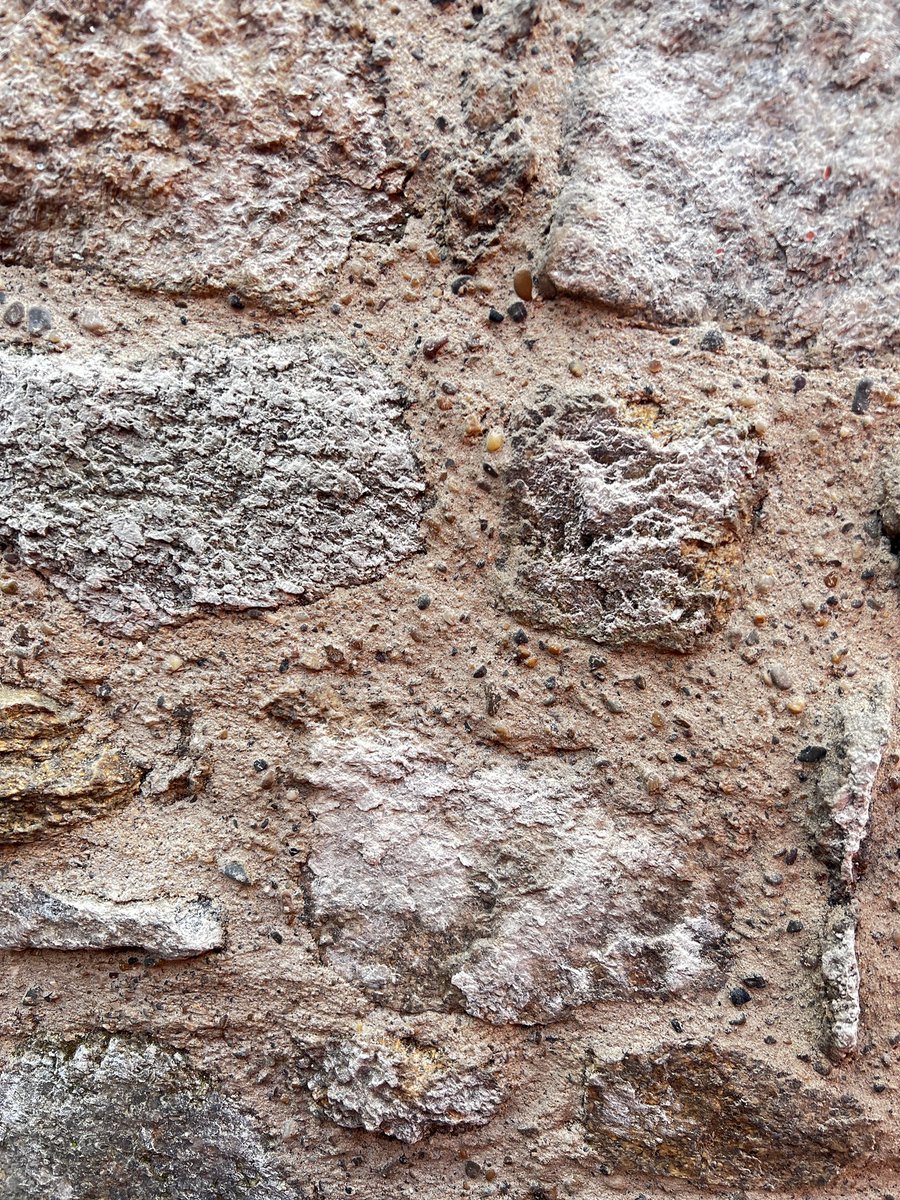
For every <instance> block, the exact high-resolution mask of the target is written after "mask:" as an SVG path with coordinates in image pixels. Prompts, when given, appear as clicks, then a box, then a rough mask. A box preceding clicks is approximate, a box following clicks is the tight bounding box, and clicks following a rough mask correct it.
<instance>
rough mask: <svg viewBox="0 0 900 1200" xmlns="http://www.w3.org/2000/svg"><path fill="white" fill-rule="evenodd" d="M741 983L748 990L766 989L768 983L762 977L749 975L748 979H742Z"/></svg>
mask: <svg viewBox="0 0 900 1200" xmlns="http://www.w3.org/2000/svg"><path fill="white" fill-rule="evenodd" d="M741 983H742V984H743V985H744V987H748V988H764V987H765V986H766V981H765V979H764V978H763V976H762V975H748V976H747V978H746V979H742V980H741Z"/></svg>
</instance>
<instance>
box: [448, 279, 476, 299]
mask: <svg viewBox="0 0 900 1200" xmlns="http://www.w3.org/2000/svg"><path fill="white" fill-rule="evenodd" d="M471 286H472V276H471V275H459V276H457V278H456V279H454V280H453V282H452V283H451V284H450V291H451V292H452V293H453V295H454V296H459V295H460V294H462V295H463V296H464V295H465V294H466V292H467V291H468V290H469V288H470V287H471Z"/></svg>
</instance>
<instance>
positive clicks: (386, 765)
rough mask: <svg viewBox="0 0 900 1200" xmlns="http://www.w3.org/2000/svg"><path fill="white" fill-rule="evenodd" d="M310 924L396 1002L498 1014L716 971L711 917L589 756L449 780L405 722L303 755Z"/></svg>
mask: <svg viewBox="0 0 900 1200" xmlns="http://www.w3.org/2000/svg"><path fill="white" fill-rule="evenodd" d="M310 758H311V760H312V764H313V766H312V768H311V769H309V770H308V771H307V772H306V777H305V778H306V782H307V783H308V784H311V785H312V786H313V787H314V788H315V793H314V795H313V797H312V799H311V801H310V805H311V809H312V812H313V813H314V814H315V818H316V822H315V830H314V842H313V850H312V853H311V854H310V856H309V859H308V861H307V864H306V874H307V892H308V898H309V901H308V917H309V920H310V922H311V923H312V925H313V927H314V929H315V931H316V936H317V939H318V942H319V945H320V949H321V952H322V954H323V956H324V959H325V961H326V962H327V963H328V964H329V965H330V966H331V967H333V968H334V969H335V970H337V971H338V972H339V973H340V974H341V975H343V976H344V977H345V978H347V979H351V980H354V981H355V982H358V983H359V984H360V985H361V986H363V987H365V988H366V989H368V990H370V991H372V992H374V993H375V994H377V995H378V996H380V997H382V998H383V999H385V1000H387V1001H388V1002H389V1003H392V1004H395V1005H397V1006H399V1007H400V1008H402V1009H404V1010H407V1011H413V1012H414V1011H418V1010H420V1009H422V1008H426V1007H429V1006H433V1005H444V1006H449V1007H451V1008H454V1007H460V1008H462V1009H463V1010H464V1011H466V1012H468V1013H471V1014H473V1015H474V1016H478V1017H482V1018H484V1019H486V1020H488V1021H492V1022H495V1023H497V1024H501V1023H503V1022H507V1021H515V1022H521V1023H524V1024H531V1023H534V1022H541V1021H552V1020H556V1019H559V1018H560V1017H562V1016H564V1015H565V1013H566V1012H567V1010H569V1009H571V1008H574V1007H577V1006H578V1005H581V1004H588V1003H591V1002H593V1001H597V1000H615V999H622V998H625V997H628V996H635V995H647V996H654V995H674V994H682V993H685V992H690V991H693V990H696V989H698V988H703V987H709V986H710V985H712V984H714V983H715V982H716V980H717V979H718V977H719V969H718V965H717V961H716V960H717V951H718V950H719V949H720V942H721V939H722V936H723V934H724V930H723V928H722V925H721V921H722V914H721V913H720V911H719V910H718V908H717V905H716V900H715V898H714V897H713V896H712V895H711V894H704V891H703V889H698V888H696V887H694V886H692V884H691V881H690V878H689V876H688V875H687V874H685V871H684V862H683V860H682V859H681V858H680V856H679V854H678V852H677V851H676V850H675V848H674V846H673V845H672V844H671V842H670V841H669V840H668V839H667V838H665V837H664V836H662V835H652V834H650V833H649V832H645V831H642V830H640V829H639V828H638V827H636V826H635V825H633V824H630V823H629V822H627V821H624V820H621V819H619V820H617V819H616V816H615V814H614V813H613V812H611V811H610V809H609V808H608V807H607V805H605V804H604V800H603V796H602V795H598V794H597V792H596V790H595V789H594V788H592V787H591V783H590V774H589V771H590V766H589V764H584V765H583V766H581V767H578V766H570V767H568V768H566V767H562V768H560V767H559V766H557V765H555V764H553V763H552V762H547V763H542V762H536V763H533V764H531V765H530V766H529V767H527V768H526V767H524V766H523V765H520V764H516V763H513V762H505V761H498V762H495V763H493V764H491V765H489V766H487V767H485V768H484V769H483V770H480V771H476V772H472V773H462V772H459V771H457V770H454V768H453V766H452V765H451V763H449V762H448V761H446V760H445V759H443V758H442V757H440V756H439V755H438V754H437V753H436V752H435V751H434V750H431V749H429V747H428V746H427V745H425V744H422V743H419V742H417V741H416V740H414V739H412V738H410V737H409V736H408V735H404V734H402V733H397V732H395V733H393V734H387V735H385V736H379V737H366V738H358V739H355V740H353V741H337V740H332V739H327V740H323V741H321V742H317V743H316V744H314V745H313V746H312V747H311V748H310Z"/></svg>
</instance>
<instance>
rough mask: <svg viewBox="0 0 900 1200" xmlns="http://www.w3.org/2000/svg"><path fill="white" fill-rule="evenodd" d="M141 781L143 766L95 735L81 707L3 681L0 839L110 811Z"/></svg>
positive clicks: (16, 839)
mask: <svg viewBox="0 0 900 1200" xmlns="http://www.w3.org/2000/svg"><path fill="white" fill-rule="evenodd" d="M139 783H140V775H139V773H138V770H137V768H136V767H134V766H133V765H132V764H131V763H129V762H128V761H127V759H126V758H125V757H124V756H123V755H121V754H119V753H117V752H116V751H114V750H110V749H105V748H102V747H101V746H99V745H98V744H97V743H96V742H94V741H93V740H92V739H91V737H90V735H89V734H88V733H86V732H85V731H84V729H83V722H82V719H81V717H80V715H79V714H78V712H77V711H76V710H75V709H73V708H70V707H67V706H66V705H64V704H59V703H58V702H57V701H55V700H53V699H52V698H51V697H49V696H45V695H42V694H41V693H40V692H37V691H34V690H33V689H30V688H18V687H9V686H0V845H3V844H4V843H10V842H22V841H27V840H29V839H30V838H34V837H37V836H38V835H40V834H42V833H44V832H46V831H49V830H52V829H56V828H59V827H62V826H67V825H72V824H75V823H78V822H82V821H86V820H88V819H90V818H91V817H95V816H100V815H103V814H104V813H107V812H112V811H114V810H115V809H117V808H120V807H121V806H122V805H123V804H126V803H127V802H128V800H129V799H130V798H131V797H132V796H133V795H134V793H135V792H136V790H137V788H138V785H139Z"/></svg>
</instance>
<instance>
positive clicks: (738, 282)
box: [546, 0, 900, 350]
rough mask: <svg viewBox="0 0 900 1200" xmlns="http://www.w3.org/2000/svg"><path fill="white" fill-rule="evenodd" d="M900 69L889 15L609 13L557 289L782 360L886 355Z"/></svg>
mask: <svg viewBox="0 0 900 1200" xmlns="http://www.w3.org/2000/svg"><path fill="white" fill-rule="evenodd" d="M898 62H900V18H898V13H897V8H896V6H895V5H894V4H893V3H890V0H878V2H876V3H871V4H867V5H866V6H865V7H864V8H861V7H860V6H859V5H858V4H855V3H851V2H850V0H841V2H839V3H835V4H828V5H820V4H816V5H810V6H806V7H804V6H802V5H797V4H795V3H793V0H777V2H775V3H773V2H772V0H752V2H750V3H740V4H739V3H726V4H720V3H717V2H715V0H703V2H701V3H699V4H697V5H693V6H690V7H686V6H685V5H683V4H681V3H679V2H678V0H671V2H668V0H666V2H664V3H660V4H653V5H647V4H645V3H640V2H638V0H615V2H613V3H610V4H606V5H603V6H602V7H601V8H600V10H599V11H598V12H596V13H595V14H594V16H593V17H592V19H591V20H590V21H589V23H588V26H587V28H586V30H585V33H584V35H583V38H582V41H581V44H580V47H579V58H578V67H577V74H576V84H575V87H574V89H573V92H572V99H571V104H570V108H569V112H568V116H567V118H566V126H567V132H566V134H565V141H564V157H565V166H564V170H565V172H566V178H565V181H564V183H563V187H562V190H561V193H560V196H559V200H558V202H557V208H556V212H555V216H554V226H553V231H552V233H551V236H550V243H549V248H548V255H547V264H546V272H547V274H548V276H549V278H550V280H551V281H552V283H553V284H554V285H555V286H556V287H557V288H558V289H560V290H562V291H565V292H567V293H570V294H572V295H575V296H585V297H588V298H590V299H592V300H596V301H599V302H601V303H603V304H605V305H609V306H610V307H611V308H614V309H617V310H620V311H623V312H627V313H636V314H639V315H641V316H644V317H647V318H650V319H652V320H656V321H662V322H666V323H671V322H674V323H678V322H691V323H693V322H697V321H700V320H702V319H703V317H704V316H705V315H706V313H707V312H709V311H712V312H714V313H716V314H717V315H718V316H719V318H721V319H723V320H725V321H727V322H729V323H730V324H733V325H735V326H738V327H741V328H744V329H747V330H750V331H760V332H762V333H764V334H766V335H768V336H774V337H775V338H777V339H780V340H782V341H784V342H787V343H801V342H805V341H809V340H813V341H814V340H815V339H817V338H820V339H822V341H823V342H825V343H827V344H828V345H830V346H834V347H837V348H839V349H841V350H846V349H848V348H857V347H862V348H865V349H867V350H879V349H880V348H881V347H883V346H891V345H892V346H896V345H897V344H898V341H897V339H898V336H900V334H898V325H897V319H896V318H897V312H898V303H900V293H898V279H897V271H896V261H897V256H898V252H900V242H898V227H897V220H896V195H895V193H894V192H893V183H892V179H893V177H894V175H895V174H896V168H897V165H898V163H900V142H898V138H897V127H896V104H897V100H896V96H897V87H898V80H900V74H898V70H900V69H898V65H897V64H898ZM888 164H889V165H888ZM886 166H887V169H886V170H885V167H886Z"/></svg>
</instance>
